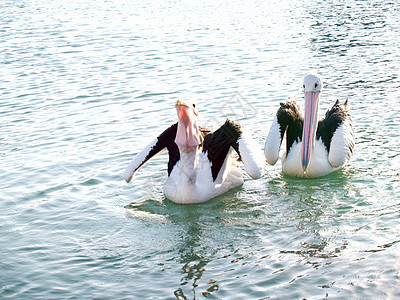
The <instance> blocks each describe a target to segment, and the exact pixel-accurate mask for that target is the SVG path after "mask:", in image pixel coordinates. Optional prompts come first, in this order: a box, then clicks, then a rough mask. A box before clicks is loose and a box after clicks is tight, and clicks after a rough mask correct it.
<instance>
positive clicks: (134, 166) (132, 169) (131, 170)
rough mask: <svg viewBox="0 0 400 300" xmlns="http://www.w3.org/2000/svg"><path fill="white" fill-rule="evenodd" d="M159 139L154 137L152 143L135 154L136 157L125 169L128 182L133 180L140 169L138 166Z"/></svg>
mask: <svg viewBox="0 0 400 300" xmlns="http://www.w3.org/2000/svg"><path fill="white" fill-rule="evenodd" d="M157 141H158V139H157V138H156V139H154V140H153V141H152V142H151V143H150V144H148V145H147V146H146V147H145V148H144V149H143V150H142V151H140V152H139V153H138V154H136V155H135V157H134V158H133V159H132V160H131V162H130V163H129V165H128V166H127V167H126V169H125V173H124V178H125V181H126V182H130V181H131V180H132V177H133V175H135V173H136V172H137V171H139V170H140V168H138V167H139V166H140V165H141V164H142V163H143V162H144V160H145V158H146V156H147V155H148V154H149V152H150V151H151V149H152V148H153V147H154V146H155V145H156V143H157Z"/></svg>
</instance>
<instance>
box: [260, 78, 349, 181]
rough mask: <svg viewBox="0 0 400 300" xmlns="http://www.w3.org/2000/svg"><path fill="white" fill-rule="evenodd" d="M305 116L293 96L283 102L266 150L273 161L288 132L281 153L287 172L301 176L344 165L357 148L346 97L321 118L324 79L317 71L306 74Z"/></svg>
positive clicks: (328, 170) (327, 170)
mask: <svg viewBox="0 0 400 300" xmlns="http://www.w3.org/2000/svg"><path fill="white" fill-rule="evenodd" d="M303 88H304V100H305V109H304V118H303V115H302V113H301V110H300V108H299V105H298V104H297V103H296V101H294V100H288V101H286V103H281V104H280V108H279V109H278V112H277V114H276V116H275V118H274V120H273V122H272V125H271V129H270V131H269V134H268V137H267V140H266V142H265V148H264V154H265V157H266V159H267V163H268V164H270V165H274V164H275V163H276V161H277V160H278V158H279V150H280V147H281V143H282V140H283V137H284V135H285V133H286V153H285V154H284V155H283V157H282V170H283V172H284V173H286V174H288V175H291V176H295V177H301V178H315V177H320V176H324V175H327V174H329V173H331V172H333V171H335V170H337V169H339V168H342V167H343V166H344V165H345V164H346V163H347V161H348V160H349V159H350V157H351V155H352V154H353V150H354V136H353V125H352V120H351V116H350V114H349V110H350V108H349V107H348V104H347V100H346V101H345V102H344V103H343V104H340V103H339V100H337V101H336V103H335V104H334V105H333V107H332V108H331V109H330V110H328V111H327V112H326V114H325V118H324V119H321V120H320V121H317V120H318V102H319V98H320V94H321V91H322V81H321V79H320V78H319V77H318V76H317V75H313V74H310V75H307V76H305V77H304V83H303Z"/></svg>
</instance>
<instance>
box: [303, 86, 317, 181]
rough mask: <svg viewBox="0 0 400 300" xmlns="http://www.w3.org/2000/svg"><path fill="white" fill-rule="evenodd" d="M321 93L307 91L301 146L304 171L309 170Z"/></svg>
mask: <svg viewBox="0 0 400 300" xmlns="http://www.w3.org/2000/svg"><path fill="white" fill-rule="evenodd" d="M319 94H320V92H319V91H311V92H305V109H304V124H303V138H302V146H301V166H302V167H303V171H304V173H306V171H307V168H308V165H309V163H310V158H311V152H312V149H313V147H314V141H315V133H316V129H317V110H318V101H319Z"/></svg>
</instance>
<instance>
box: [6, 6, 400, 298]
mask: <svg viewBox="0 0 400 300" xmlns="http://www.w3.org/2000/svg"><path fill="white" fill-rule="evenodd" d="M0 16H1V18H0V36H1V39H0V99H1V100H0V159H1V163H0V172H1V174H2V176H1V181H0V232H1V234H0V257H1V258H0V298H7V297H8V298H13V299H46V298H47V299H48V298H57V299H60V298H76V299H85V298H90V299H92V298H109V299H121V298H124V299H126V298H128V299H195V298H196V299H205V298H207V299H269V298H272V299H301V298H307V299H321V298H325V297H328V298H340V299H344V298H381V299H382V298H386V299H387V298H392V299H394V298H399V297H400V89H399V87H400V77H399V70H400V54H399V53H400V52H399V49H400V2H398V1H387V0H382V1H378V0H377V1H356V0H348V1H347V0H343V1H339V0H328V1H300V0H293V1H282V0H279V1H278V0H266V1H236V0H233V1H208V0H206V1H128V0H115V1H112V0H110V1H83V0H75V1H72V0H63V1H60V0H52V1H50V0H36V1H35V0H30V1H28V0H21V1H13V0H4V1H1V3H0ZM310 70H316V71H317V72H318V73H320V74H321V76H322V77H323V79H324V82H325V89H324V91H323V94H322V97H321V103H320V116H321V117H322V116H323V114H324V113H325V111H326V110H327V109H328V108H330V107H331V106H332V105H333V103H334V101H335V100H336V99H341V100H345V99H349V102H350V104H351V106H352V116H353V121H354V131H355V139H356V147H355V154H354V156H353V157H352V159H351V161H350V162H349V164H348V165H347V166H346V168H344V169H343V170H341V171H337V172H335V173H332V174H330V175H328V176H326V177H323V178H319V179H313V180H302V179H296V178H292V177H289V176H286V175H284V174H282V172H281V163H280V161H278V163H277V164H276V165H275V166H268V169H267V173H266V175H265V176H264V177H262V178H260V179H258V180H251V178H250V177H248V176H247V175H246V176H245V182H244V184H243V186H241V187H239V188H236V189H234V190H231V191H230V192H228V193H226V194H224V195H222V196H220V197H218V198H215V199H213V200H211V201H209V202H207V203H204V204H201V205H177V204H174V203H172V202H170V201H168V200H166V199H165V198H164V196H163V193H162V186H163V184H164V182H165V180H166V178H167V172H166V169H167V158H168V157H167V154H162V155H160V156H158V157H157V158H155V159H154V160H152V161H151V162H149V163H148V164H147V165H146V166H145V167H143V168H142V170H141V171H140V172H139V173H138V174H137V175H136V177H134V179H133V181H132V182H131V183H130V184H127V183H125V181H124V180H123V172H124V169H125V167H126V165H127V164H128V163H129V161H130V160H131V158H132V157H133V155H134V154H136V153H137V152H138V151H140V150H141V149H142V148H143V147H144V146H145V145H146V144H147V143H149V142H150V141H151V140H152V139H153V138H154V137H155V136H156V135H158V134H159V133H161V132H162V131H163V130H164V129H165V128H166V127H167V126H169V125H171V124H172V123H174V122H176V113H175V108H174V102H175V101H176V99H178V98H179V97H186V98H189V99H192V100H194V101H196V103H197V106H198V107H199V110H200V124H201V125H203V126H208V127H210V128H212V129H216V128H217V127H218V125H219V124H222V122H224V120H225V118H227V117H230V118H232V119H234V120H236V121H238V122H240V123H241V124H243V125H244V126H246V127H247V128H248V129H249V130H251V131H252V132H253V135H254V137H255V139H256V140H257V142H258V143H259V144H260V147H263V145H264V141H265V138H266V136H267V134H268V130H269V127H270V125H271V122H272V119H273V117H274V115H275V113H276V110H277V109H278V107H279V102H281V101H284V100H286V99H288V98H289V97H293V98H295V99H297V100H298V101H299V102H300V103H301V105H302V103H303V102H302V101H303V100H302V90H301V85H302V79H303V76H304V75H305V74H307V72H309V71H310ZM282 148H284V147H282Z"/></svg>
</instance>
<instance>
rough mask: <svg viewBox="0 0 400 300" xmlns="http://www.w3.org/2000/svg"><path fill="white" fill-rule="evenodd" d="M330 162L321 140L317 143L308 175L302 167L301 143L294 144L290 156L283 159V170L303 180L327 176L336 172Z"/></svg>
mask: <svg viewBox="0 0 400 300" xmlns="http://www.w3.org/2000/svg"><path fill="white" fill-rule="evenodd" d="M335 169H336V168H333V167H332V166H331V165H330V163H329V162H328V151H326V147H325V145H324V143H323V142H322V140H321V139H318V140H316V141H315V144H314V148H313V150H312V154H311V158H310V163H309V165H308V168H307V171H306V173H304V171H303V167H302V165H301V142H294V143H293V145H292V147H291V148H290V151H289V154H288V155H287V154H286V153H285V155H284V156H283V157H282V170H283V172H284V173H286V174H289V175H291V176H295V177H301V178H314V177H320V176H324V175H327V174H329V173H331V172H332V171H334V170H335Z"/></svg>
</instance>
